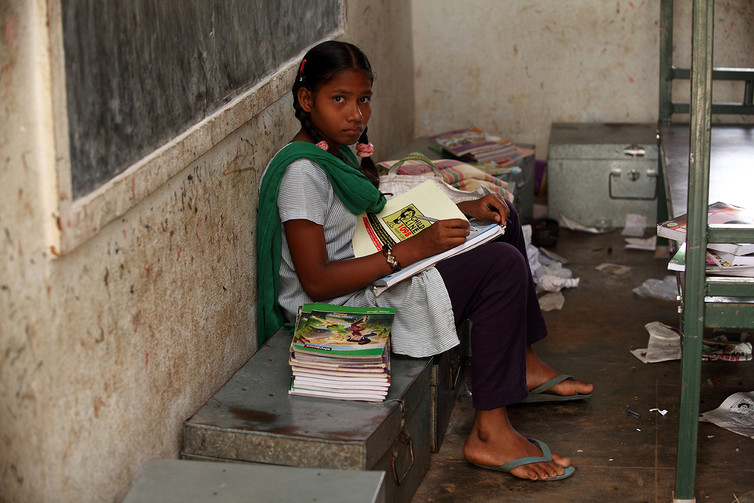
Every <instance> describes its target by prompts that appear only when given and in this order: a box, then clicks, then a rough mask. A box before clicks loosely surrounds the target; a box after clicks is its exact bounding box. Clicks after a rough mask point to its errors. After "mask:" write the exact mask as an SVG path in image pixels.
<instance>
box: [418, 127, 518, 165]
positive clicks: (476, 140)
mask: <svg viewBox="0 0 754 503" xmlns="http://www.w3.org/2000/svg"><path fill="white" fill-rule="evenodd" d="M430 139H431V140H432V141H433V142H435V143H436V144H437V145H439V146H440V147H442V149H443V150H444V151H445V152H447V153H448V154H450V155H451V156H453V157H456V158H458V159H462V160H464V161H468V162H474V163H479V164H495V165H506V164H510V163H511V162H512V161H514V160H515V159H517V158H519V157H522V156H523V154H522V153H520V152H519V150H518V149H517V148H516V146H515V145H514V144H513V142H511V141H510V140H504V139H502V138H500V137H497V136H493V135H491V134H487V133H485V132H484V131H482V130H481V129H479V128H476V127H475V128H469V129H456V130H454V131H446V132H444V133H440V134H436V135H434V136H431V137H430Z"/></svg>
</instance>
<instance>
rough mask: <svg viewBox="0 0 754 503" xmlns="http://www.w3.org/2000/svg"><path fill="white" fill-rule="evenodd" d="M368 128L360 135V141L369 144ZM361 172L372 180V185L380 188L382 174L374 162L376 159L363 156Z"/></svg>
mask: <svg viewBox="0 0 754 503" xmlns="http://www.w3.org/2000/svg"><path fill="white" fill-rule="evenodd" d="M367 130H369V128H368V127H367V128H364V132H363V133H361V136H359V143H364V144H366V145H368V144H369V137H368V136H367ZM361 172H362V173H364V175H365V176H366V177H367V178H368V179H369V181H370V182H372V185H374V186H375V187H377V188H379V186H380V176H379V173H378V171H377V166H376V165H375V164H374V161H373V160H372V158H371V157H362V158H361Z"/></svg>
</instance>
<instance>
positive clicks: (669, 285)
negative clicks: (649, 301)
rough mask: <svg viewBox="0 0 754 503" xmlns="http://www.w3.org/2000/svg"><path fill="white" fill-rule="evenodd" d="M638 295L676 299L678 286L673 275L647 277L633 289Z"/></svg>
mask: <svg viewBox="0 0 754 503" xmlns="http://www.w3.org/2000/svg"><path fill="white" fill-rule="evenodd" d="M631 291H632V292H633V293H635V294H636V295H638V296H639V297H651V298H654V299H662V300H678V286H677V283H676V279H675V276H670V275H669V276H665V279H655V278H649V279H647V280H645V281H644V283H642V284H641V285H639V286H637V287H636V288H634V289H633V290H631Z"/></svg>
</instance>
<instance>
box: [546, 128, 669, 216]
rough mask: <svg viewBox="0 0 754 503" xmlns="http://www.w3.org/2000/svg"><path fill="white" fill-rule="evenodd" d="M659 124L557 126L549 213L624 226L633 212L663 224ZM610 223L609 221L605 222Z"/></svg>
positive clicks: (551, 158) (550, 168) (552, 136)
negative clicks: (659, 204) (659, 208)
mask: <svg viewBox="0 0 754 503" xmlns="http://www.w3.org/2000/svg"><path fill="white" fill-rule="evenodd" d="M658 163H659V149H658V139H657V125H656V124H608V123H595V124H578V123H557V124H553V125H552V130H551V134H550V148H549V153H548V161H547V204H548V216H549V217H550V218H554V219H558V218H559V217H560V215H563V216H565V217H567V218H569V219H572V220H575V221H577V222H578V223H580V224H583V225H588V226H592V225H596V224H598V222H600V221H601V220H607V223H608V226H613V227H622V226H623V225H624V224H625V221H626V215H627V214H628V213H638V214H640V215H644V216H645V217H646V218H647V227H654V226H655V225H656V223H657V191H658V184H659V183H660V180H658V168H659V164H658ZM603 225H604V224H603Z"/></svg>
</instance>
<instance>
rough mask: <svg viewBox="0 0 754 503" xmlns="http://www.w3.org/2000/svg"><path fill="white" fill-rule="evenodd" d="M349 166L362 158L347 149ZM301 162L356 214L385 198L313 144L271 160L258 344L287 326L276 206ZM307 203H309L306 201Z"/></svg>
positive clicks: (262, 228)
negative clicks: (288, 174)
mask: <svg viewBox="0 0 754 503" xmlns="http://www.w3.org/2000/svg"><path fill="white" fill-rule="evenodd" d="M340 153H341V155H343V156H344V157H345V158H346V159H347V160H348V162H349V163H351V164H353V165H354V166H358V159H357V158H356V156H355V155H354V153H353V152H352V151H351V149H350V148H348V147H347V146H343V147H341V149H340ZM298 159H309V160H311V161H313V162H315V163H317V165H318V166H319V167H321V168H322V169H323V170H324V171H325V173H326V174H327V179H328V180H329V181H330V184H331V185H332V187H333V190H334V191H335V194H336V195H337V196H338V198H339V199H340V200H341V201H342V202H343V204H344V205H345V206H346V208H348V210H349V211H350V212H351V213H353V214H354V215H360V214H362V213H364V212H365V211H369V212H372V213H376V212H379V211H380V210H381V209H382V207H383V206H385V196H383V195H382V194H381V193H380V191H379V190H377V189H376V188H375V187H374V185H372V183H371V182H370V181H369V180H368V179H367V177H366V176H364V174H363V173H361V171H359V170H357V169H356V168H353V167H351V166H349V165H348V164H346V163H345V162H343V161H342V160H340V159H338V158H337V157H335V156H334V155H332V154H330V153H328V152H326V151H324V150H322V149H321V148H319V147H317V146H316V145H314V144H312V143H307V142H302V141H296V142H293V143H291V144H289V145H287V146H286V147H284V148H283V149H282V150H281V151H280V152H278V154H277V155H276V156H275V158H274V159H273V160H272V161H271V162H270V165H269V166H268V167H267V171H266V172H265V174H264V177H263V178H262V186H261V188H260V190H259V213H258V216H257V284H258V286H257V340H258V342H259V346H260V347H261V345H262V344H263V343H264V341H266V340H267V339H269V338H270V337H271V336H272V334H274V333H275V331H276V330H277V329H278V328H280V327H281V326H283V324H284V323H285V315H284V314H283V309H282V308H281V307H280V305H279V304H278V294H279V292H280V278H279V275H280V253H281V248H282V240H281V223H280V214H279V213H278V208H277V198H278V190H279V189H280V180H282V178H283V174H285V170H286V168H288V166H289V165H290V164H291V163H293V162H294V161H296V160H298ZM304 204H306V203H305V202H304Z"/></svg>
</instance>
